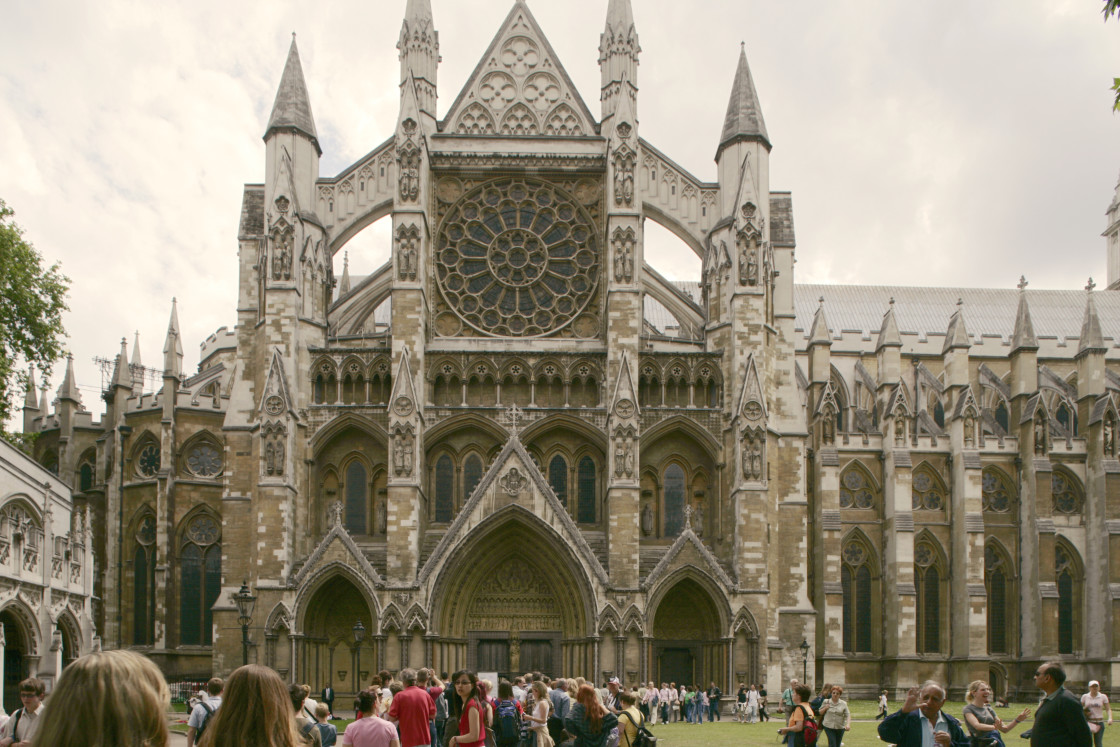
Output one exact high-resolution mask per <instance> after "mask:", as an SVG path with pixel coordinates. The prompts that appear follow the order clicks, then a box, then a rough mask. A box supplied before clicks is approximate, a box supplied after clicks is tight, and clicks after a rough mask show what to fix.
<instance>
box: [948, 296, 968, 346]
mask: <svg viewBox="0 0 1120 747" xmlns="http://www.w3.org/2000/svg"><path fill="white" fill-rule="evenodd" d="M970 347H972V343H970V342H969V341H968V330H967V329H965V326H964V299H963V298H958V299H957V310H956V311H954V312H953V316H951V317H949V328H948V329H947V330H945V345H944V346H943V347H942V348H941V354H942V355H944V354H945V353H947V352H949V351H950V350H953V349H957V348H964V349H966V350H967V349H968V348H970Z"/></svg>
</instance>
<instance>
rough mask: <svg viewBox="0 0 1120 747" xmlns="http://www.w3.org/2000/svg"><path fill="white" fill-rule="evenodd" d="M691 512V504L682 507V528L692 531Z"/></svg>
mask: <svg viewBox="0 0 1120 747" xmlns="http://www.w3.org/2000/svg"><path fill="white" fill-rule="evenodd" d="M692 512H693V508H692V504H691V503H686V504H685V505H684V528H685V529H692Z"/></svg>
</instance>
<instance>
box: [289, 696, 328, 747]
mask: <svg viewBox="0 0 1120 747" xmlns="http://www.w3.org/2000/svg"><path fill="white" fill-rule="evenodd" d="M310 692H311V688H310V687H309V686H308V685H297V684H295V683H294V682H293V683H292V684H291V685H289V686H288V696H289V697H290V698H291V700H292V713H294V714H295V717H296V731H297V732H299V736H300V741H301V743H302V744H305V745H308V747H323V739H322V737H320V736H319V729H318V728H317V727H316V724H318V721H316V720H314V719H310V718H308V717H307V711H305V710H304V707H305V704H306V703H307V696H308V694H310ZM315 707H316V708H318V707H319V704H318V703H316V704H315Z"/></svg>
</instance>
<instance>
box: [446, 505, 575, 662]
mask: <svg viewBox="0 0 1120 747" xmlns="http://www.w3.org/2000/svg"><path fill="white" fill-rule="evenodd" d="M503 513H504V514H505V517H504V518H502V519H497V520H496V521H495V523H494V524H492V525H491V526H490V528H489V531H487V530H486V529H483V530H482V531H478V532H476V536H475V537H474V538H472V540H471V541H469V542H467V543H464V545H463V546H462V547H460V548H459V550H458V551H457V552H456V553H455V554H454V556H453V557H452V558H451V559H450V560H449V562H448V564H447V565H446V566H445V570H444V572H443V575H442V576H441V578H440V580H439V581H438V582H437V584H436V586H435V589H434V590H433V599H435V600H436V603H437V605H438V607H437V609H435V610H434V615H435V618H436V619H438V620H439V631H440V635H441V639H442V640H441V641H440V643H439V644H438V646H437V651H436V661H435V666H436V667H437V668H439V669H444V670H446V671H449V672H450V671H453V670H454V669H458V668H461V667H466V668H470V669H474V670H476V671H482V672H497V673H498V674H499V675H501V676H504V677H508V676H510V675H513V674H516V673H520V672H526V671H539V672H542V673H545V674H549V675H551V676H559V675H561V674H564V673H570V672H590V671H591V669H592V666H593V659H592V654H593V647H592V645H591V642H590V640H589V638H588V632H587V630H588V624H587V619H588V615H589V613H588V606H589V603H590V598H591V590H590V587H589V585H588V584H587V583H586V581H581V580H580V578H579V574H580V572H579V571H578V570H574V569H575V568H576V567H577V566H576V561H575V560H574V558H572V556H571V554H570V551H569V550H568V549H567V548H566V547H564V546H563V545H562V544H561V543H560V542H558V541H557V539H556V538H555V537H554V536H552V534H551V532H550V531H549V530H548V528H547V527H544V526H543V525H542V526H536V525H535V524H537V523H538V522H539V519H536V518H535V517H531V515H530V514H528V512H527V511H525V509H523V508H520V507H518V506H510V507H508V508H507V509H505V511H504V512H503Z"/></svg>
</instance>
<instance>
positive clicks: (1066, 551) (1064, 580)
mask: <svg viewBox="0 0 1120 747" xmlns="http://www.w3.org/2000/svg"><path fill="white" fill-rule="evenodd" d="M1054 571H1055V581H1056V582H1057V587H1058V653H1059V654H1072V653H1074V650H1075V648H1076V645H1077V624H1078V620H1077V618H1078V615H1077V614H1076V613H1077V610H1078V609H1079V608H1080V596H1081V593H1080V591H1081V583H1080V581H1081V578H1080V573H1079V572H1078V566H1077V561H1076V558H1075V555H1074V553H1073V550H1072V549H1070V548H1069V547H1067V546H1066V545H1065V544H1064V543H1059V544H1058V545H1057V546H1056V547H1055V548H1054Z"/></svg>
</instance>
